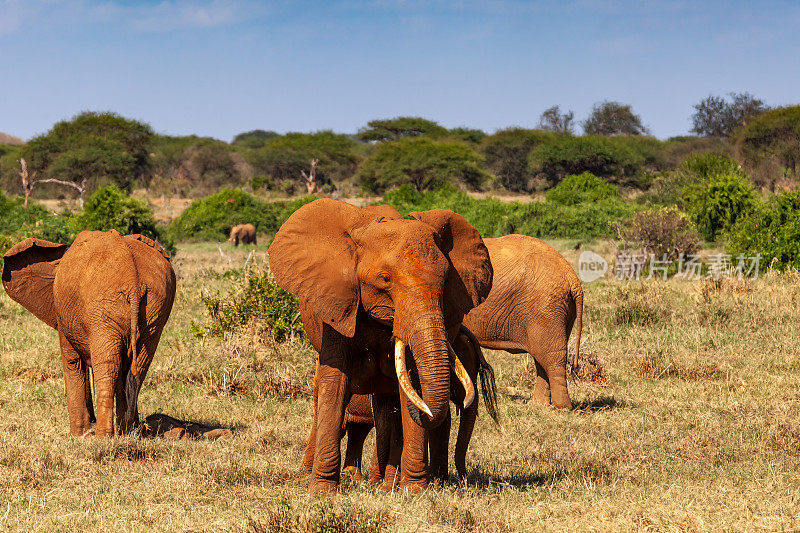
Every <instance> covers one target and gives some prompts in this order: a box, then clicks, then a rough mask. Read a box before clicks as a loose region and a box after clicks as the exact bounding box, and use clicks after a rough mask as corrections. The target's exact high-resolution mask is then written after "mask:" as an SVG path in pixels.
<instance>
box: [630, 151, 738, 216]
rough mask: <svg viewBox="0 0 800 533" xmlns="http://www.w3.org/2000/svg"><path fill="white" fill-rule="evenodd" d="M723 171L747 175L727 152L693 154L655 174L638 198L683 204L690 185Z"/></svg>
mask: <svg viewBox="0 0 800 533" xmlns="http://www.w3.org/2000/svg"><path fill="white" fill-rule="evenodd" d="M720 174H738V175H742V176H744V173H743V172H742V170H741V167H740V166H739V164H738V163H737V162H736V161H734V160H733V159H731V158H730V157H728V156H725V155H721V154H718V153H702V154H690V155H689V156H687V157H686V158H685V159H684V160H683V161H682V162H681V164H680V165H679V166H678V168H677V169H675V170H673V171H668V172H662V173H660V174H658V175H657V176H655V178H654V179H653V184H652V186H651V187H650V189H649V190H648V191H647V192H645V193H644V194H642V195H641V196H640V197H639V198H638V201H639V202H640V203H655V204H660V205H665V206H668V205H677V206H680V207H684V205H685V200H686V196H685V194H684V192H685V190H686V189H687V187H694V186H701V185H703V184H705V183H707V182H708V181H709V180H711V179H712V178H713V177H715V176H718V175H720Z"/></svg>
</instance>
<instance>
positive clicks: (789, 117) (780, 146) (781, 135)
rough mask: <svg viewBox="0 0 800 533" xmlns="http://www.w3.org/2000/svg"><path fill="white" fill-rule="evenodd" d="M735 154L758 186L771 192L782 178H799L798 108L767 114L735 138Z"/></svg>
mask: <svg viewBox="0 0 800 533" xmlns="http://www.w3.org/2000/svg"><path fill="white" fill-rule="evenodd" d="M735 143H736V153H737V156H738V157H739V159H741V161H742V163H743V164H744V167H745V168H746V169H747V170H748V171H749V172H750V173H751V175H752V176H753V178H754V179H755V180H756V182H757V183H759V184H761V185H767V186H769V187H770V188H774V185H775V182H776V181H778V180H779V179H781V178H788V179H790V180H791V181H795V182H796V181H797V180H798V178H800V106H793V107H779V108H776V109H773V110H771V111H767V112H766V113H763V114H761V115H759V116H757V117H755V118H753V119H751V120H750V122H749V123H748V124H747V125H745V126H744V127H742V128H741V129H740V130H739V131H738V133H737V134H736V136H735Z"/></svg>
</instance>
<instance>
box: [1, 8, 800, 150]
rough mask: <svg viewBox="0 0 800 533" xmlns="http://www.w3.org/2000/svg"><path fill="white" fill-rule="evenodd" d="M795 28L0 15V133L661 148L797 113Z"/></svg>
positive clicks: (658, 13)
mask: <svg viewBox="0 0 800 533" xmlns="http://www.w3.org/2000/svg"><path fill="white" fill-rule="evenodd" d="M799 28H800V3H798V2H793V1H777V0H773V1H769V0H768V1H763V2H758V3H756V2H749V1H748V2H740V1H728V2H702V1H700V0H697V1H675V2H666V1H664V2H643V1H639V2H628V1H613V0H580V1H574V2H570V1H532V2H512V1H501V0H499V1H486V2H478V1H470V0H463V1H459V2H438V1H436V0H429V1H413V0H406V1H392V0H383V1H372V2H368V1H367V2H359V1H344V2H311V1H300V2H277V1H276V2H271V1H264V2H256V1H251V0H231V1H228V2H223V1H216V0H211V1H209V0H205V1H183V0H164V1H136V2H134V1H120V0H116V1H114V0H102V1H100V0H97V1H96V0H0V131H3V132H6V133H10V134H12V135H17V136H19V137H23V138H26V139H27V138H30V137H31V136H33V135H36V134H38V133H42V132H44V131H47V130H48V129H49V128H50V127H51V126H52V125H53V123H54V122H56V121H58V120H61V119H64V118H69V117H71V116H73V115H74V114H76V113H78V112H80V111H83V110H87V109H89V110H112V111H116V112H118V113H120V114H122V115H124V116H128V117H133V118H138V119H141V120H144V121H146V122H149V123H150V124H151V125H152V126H153V127H154V128H155V130H156V131H158V132H161V133H168V134H175V135H179V134H191V133H196V134H198V135H205V136H212V137H216V138H220V139H224V140H230V139H231V138H232V137H233V135H235V134H236V133H239V132H242V131H246V130H250V129H255V128H262V129H272V130H276V131H279V132H285V131H314V130H319V129H333V130H335V131H341V132H355V131H356V130H357V129H358V128H359V127H361V126H363V125H364V124H366V122H367V121H368V120H370V119H373V118H385V117H392V116H398V115H420V116H424V117H427V118H431V119H433V120H437V121H439V122H440V123H441V124H442V125H444V126H447V127H455V126H468V127H475V128H481V129H484V130H486V131H489V132H491V131H494V130H496V129H500V128H504V127H508V126H512V125H518V126H528V127H532V126H535V125H536V124H537V123H538V118H539V115H540V114H541V112H542V111H543V110H544V109H546V108H547V107H549V106H551V105H554V104H558V105H560V106H561V108H562V110H567V109H572V110H574V111H575V115H576V118H577V119H581V120H582V119H584V118H585V117H586V116H587V115H588V113H589V111H590V109H591V107H592V104H594V103H595V102H598V101H601V100H603V99H611V100H618V101H621V102H625V103H629V104H631V105H633V108H634V110H635V111H636V112H637V113H639V114H640V115H641V116H642V119H643V121H644V123H645V124H646V125H647V126H648V127H649V128H650V129H651V131H652V132H653V134H654V135H656V136H657V137H660V138H666V137H669V136H672V135H680V134H685V133H686V132H688V130H689V128H690V127H691V124H690V116H691V113H692V105H693V104H695V103H697V102H698V101H699V100H700V99H702V98H704V97H705V96H707V95H709V94H725V93H728V92H731V91H736V92H741V91H748V92H751V93H753V94H754V95H756V96H758V97H760V98H762V99H764V100H765V101H766V102H767V103H768V104H770V105H781V104H783V105H785V104H794V103H800V89H798V88H799V87H800V36H799V35H798V29H799Z"/></svg>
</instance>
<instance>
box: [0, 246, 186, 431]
mask: <svg viewBox="0 0 800 533" xmlns="http://www.w3.org/2000/svg"><path fill="white" fill-rule="evenodd" d="M3 260H4V261H3V276H2V277H3V287H4V288H5V290H6V292H7V293H8V295H9V296H10V297H11V298H12V299H13V300H14V301H16V302H18V303H20V304H22V306H23V307H25V308H26V309H27V310H28V311H30V312H31V313H33V314H34V315H35V316H36V317H37V318H39V319H40V320H42V321H43V322H45V323H46V324H47V325H48V326H50V327H52V328H54V329H56V330H57V331H58V338H59V343H60V345H61V361H62V363H63V368H64V381H65V385H66V394H67V411H68V413H69V426H70V433H71V434H72V435H85V434H87V432H88V431H89V430H90V429H91V424H92V422H94V421H95V409H94V406H93V405H92V393H91V387H90V384H89V383H90V382H89V379H88V373H89V368H91V369H92V371H93V375H94V386H95V390H96V395H97V414H96V422H97V425H96V431H95V434H96V435H97V436H98V437H105V436H107V435H110V434H112V433H114V423H115V421H116V430H117V431H118V432H126V431H130V430H131V429H133V427H135V426H136V425H137V423H138V419H139V412H138V408H137V402H138V395H139V390H140V388H141V386H142V382H143V381H144V378H145V375H146V374H147V369H148V368H149V366H150V362H151V361H152V359H153V354H154V353H155V351H156V347H157V346H158V341H159V339H160V338H161V331H162V329H163V328H164V324H166V322H167V319H168V318H169V314H170V311H171V310H172V303H173V300H174V298H175V273H174V272H173V270H172V266H171V264H170V261H169V255H168V254H167V253H166V252H165V251H164V249H163V248H162V247H161V246H160V245H159V244H158V243H156V242H154V241H152V240H151V239H148V238H147V237H144V236H142V235H126V236H122V235H120V234H119V233H118V232H117V231H115V230H111V231H108V232H102V231H82V232H81V233H80V234H78V237H77V238H76V239H75V242H73V244H72V245H71V246H69V247H68V246H66V245H64V244H57V243H53V242H49V241H45V240H41V239H31V238H28V239H25V240H24V241H22V242H20V243H18V244H16V245H15V246H14V247H13V248H11V249H10V250H9V251H8V252H6V254H5V255H4V256H3ZM115 398H116V417H114V416H112V411H113V410H114V400H115Z"/></svg>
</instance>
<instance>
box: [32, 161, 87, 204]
mask: <svg viewBox="0 0 800 533" xmlns="http://www.w3.org/2000/svg"><path fill="white" fill-rule="evenodd" d="M19 164H20V167H21V168H22V170H21V171H20V173H19V175H20V177H21V178H22V190H23V191H24V192H25V203H24V204H22V205H23V207H24V208H25V209H28V198H30V196H31V193H32V192H33V189H34V187H36V186H37V185H39V184H40V183H58V184H59V185H64V186H66V187H72V188H73V189H75V190H76V191H78V205H80V206H81V207H83V194H84V193H85V192H86V178H84V179H82V180H81V181H79V182H74V181H64V180H58V179H55V178H47V179H44V180H37V179H36V171H35V170H34V171H33V173H30V174H29V173H28V163H27V162H26V161H25V159H22V158H20V160H19Z"/></svg>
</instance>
